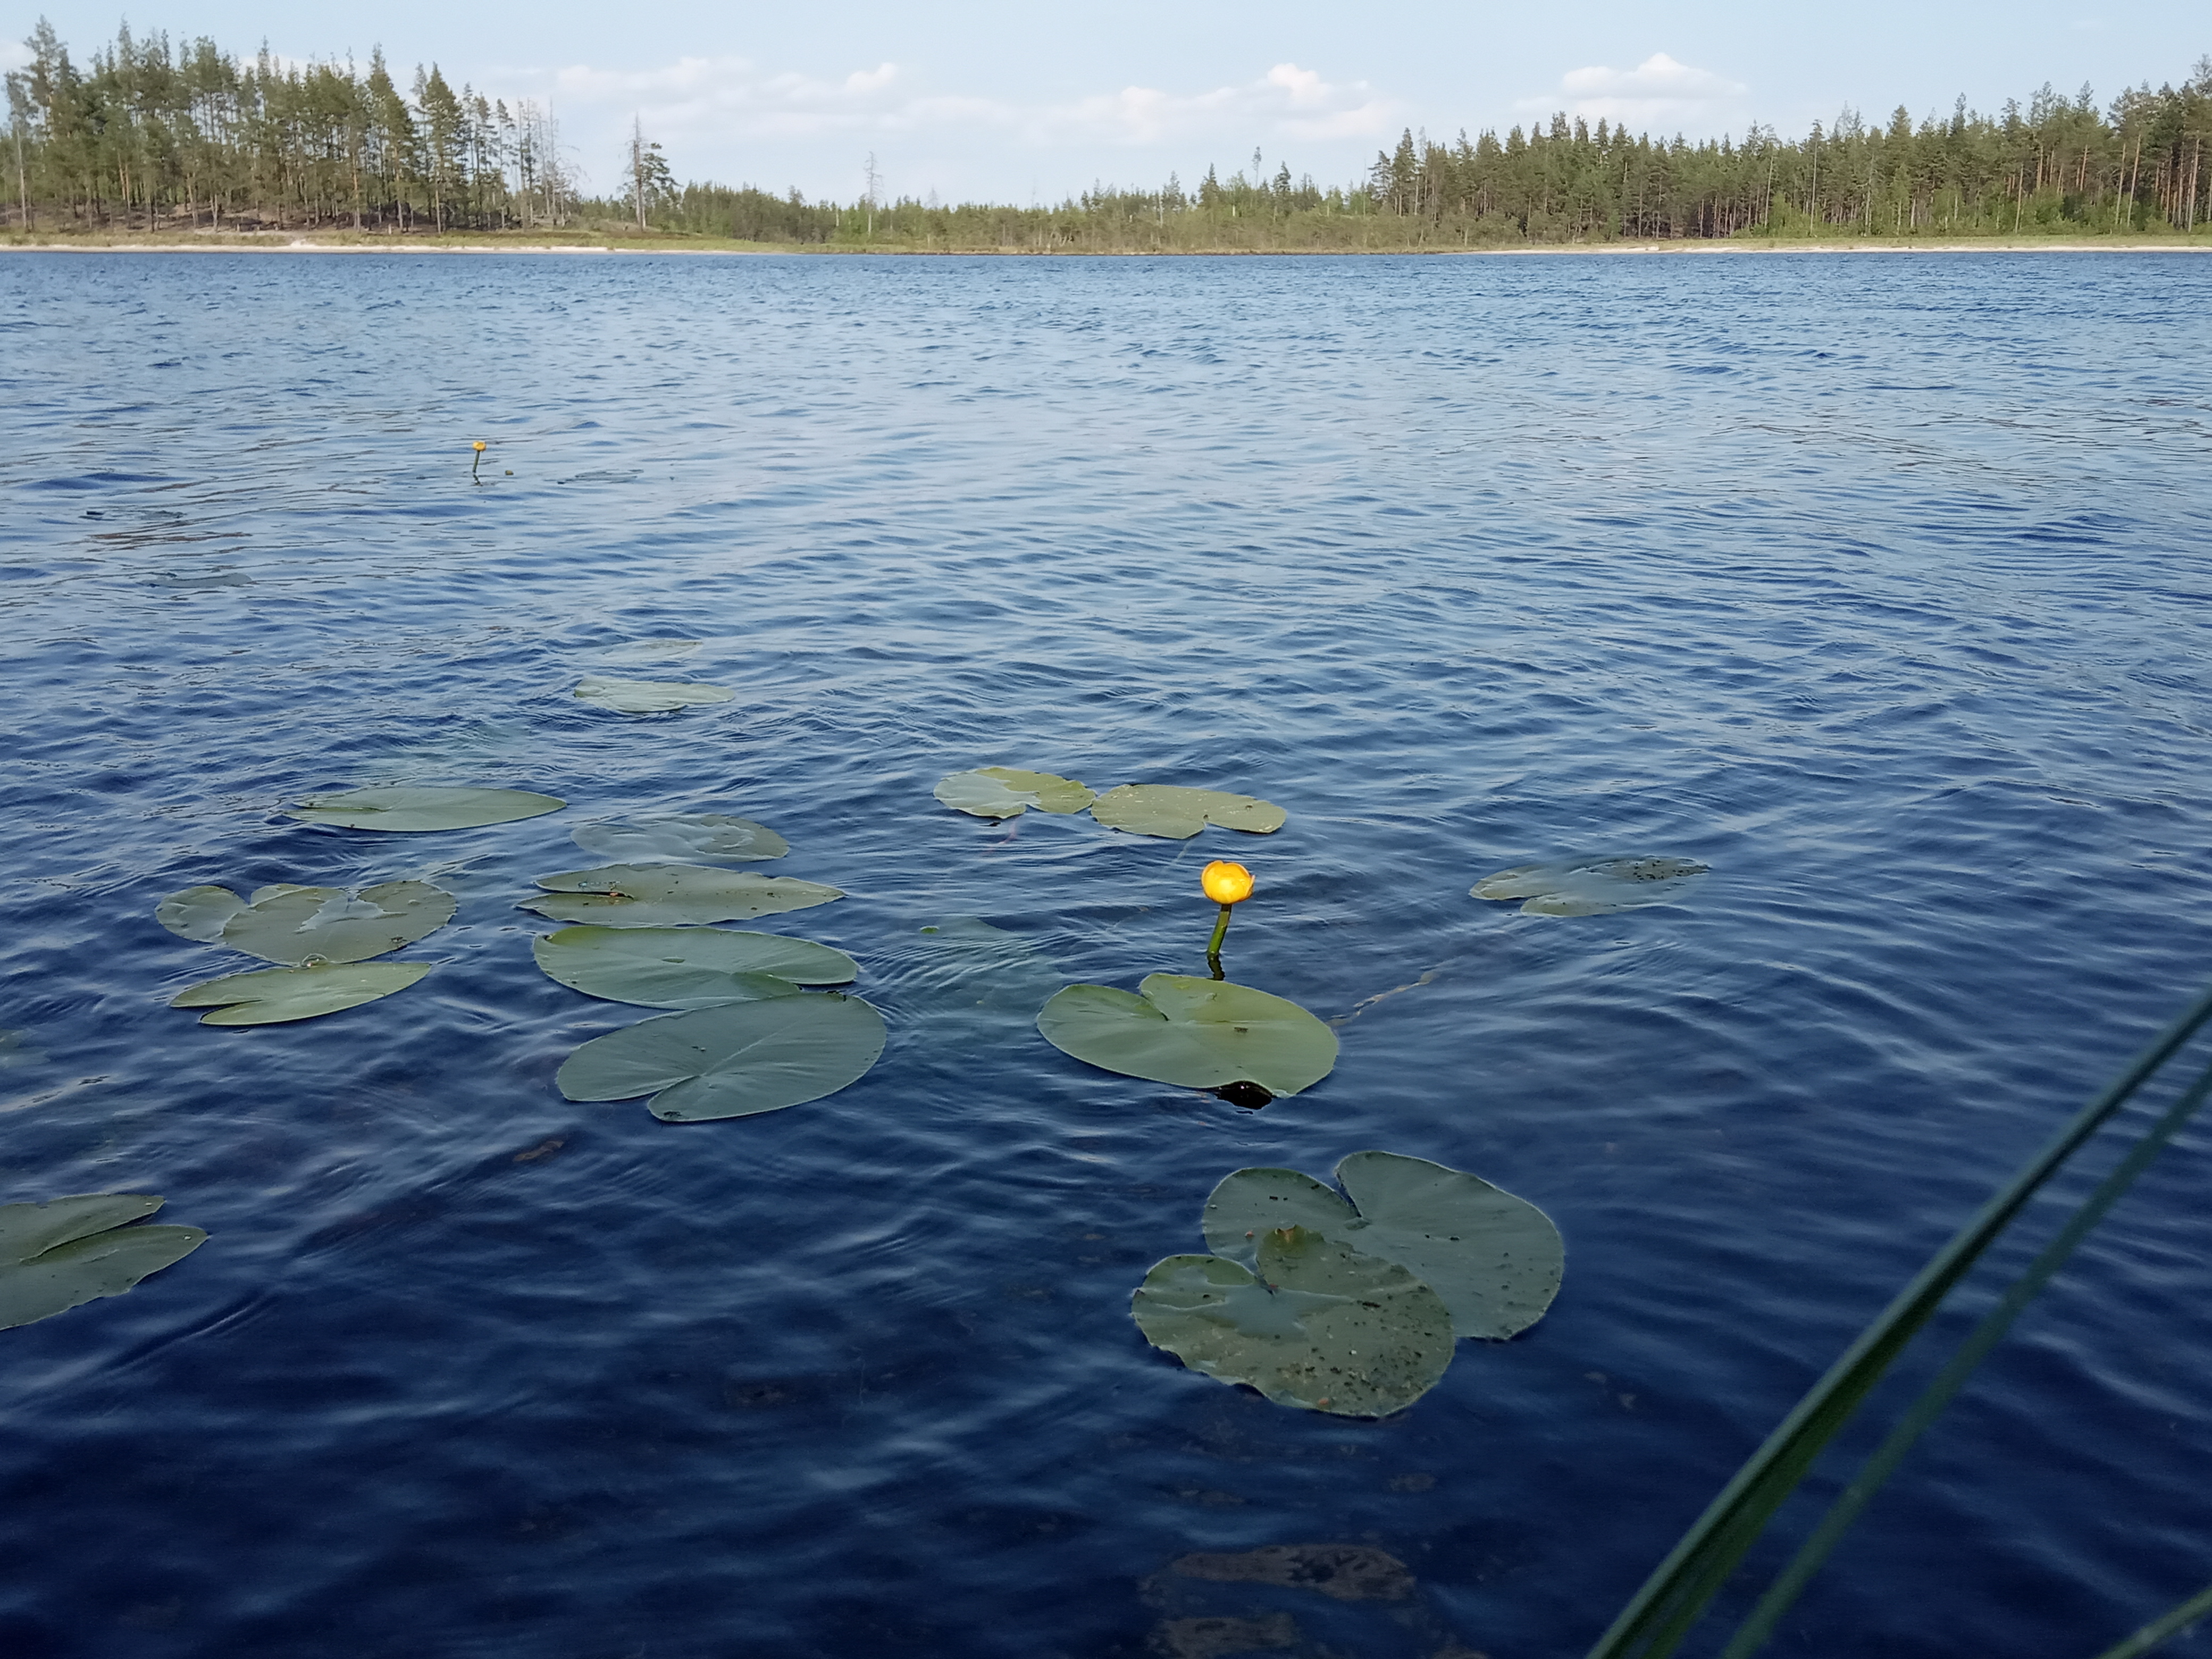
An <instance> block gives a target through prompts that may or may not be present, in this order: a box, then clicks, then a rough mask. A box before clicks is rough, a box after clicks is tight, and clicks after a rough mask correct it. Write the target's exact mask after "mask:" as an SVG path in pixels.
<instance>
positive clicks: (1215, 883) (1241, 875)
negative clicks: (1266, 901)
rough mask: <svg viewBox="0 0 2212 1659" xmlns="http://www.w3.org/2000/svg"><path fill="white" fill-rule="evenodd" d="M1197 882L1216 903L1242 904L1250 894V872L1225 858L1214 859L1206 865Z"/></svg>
mask: <svg viewBox="0 0 2212 1659" xmlns="http://www.w3.org/2000/svg"><path fill="white" fill-rule="evenodd" d="M1198 884H1199V885H1200V887H1203V888H1204V889H1205V890H1206V897H1208V898H1210V899H1212V901H1213V902H1215V903H1216V904H1242V903H1243V902H1244V901H1245V900H1246V899H1248V898H1250V897H1251V896H1252V872H1250V871H1249V870H1247V869H1246V868H1245V867H1244V866H1243V865H1241V864H1231V862H1230V861H1229V860H1227V859H1216V860H1214V861H1213V862H1212V863H1211V864H1209V865H1207V866H1206V869H1205V871H1204V872H1202V873H1201V874H1200V876H1199V878H1198Z"/></svg>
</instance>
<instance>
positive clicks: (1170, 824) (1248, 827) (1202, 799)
mask: <svg viewBox="0 0 2212 1659" xmlns="http://www.w3.org/2000/svg"><path fill="white" fill-rule="evenodd" d="M1091 817H1094V818H1096V819H1097V820H1098V822H1099V823H1103V824H1104V825H1105V826H1106V827H1107V828H1108V829H1127V830H1128V831H1129V832H1130V833H1131V834H1133V835H1139V836H1160V837H1161V838H1163V839H1164V840H1167V841H1188V839H1189V838H1190V837H1191V836H1194V835H1196V834H1197V833H1198V832H1199V831H1200V830H1201V829H1205V828H1206V825H1207V824H1209V823H1212V824H1218V825H1219V826H1220V827H1221V828H1222V829H1242V830H1243V831H1245V832H1246V833H1247V834H1248V835H1254V836H1270V835H1273V833H1274V832H1275V831H1276V830H1278V829H1281V828H1282V827H1283V823H1284V821H1285V819H1286V818H1287V817H1289V814H1287V813H1286V812H1285V811H1283V809H1282V808H1281V807H1279V806H1278V805H1275V804H1274V803H1273V802H1272V801H1264V800H1260V799H1256V798H1255V797H1253V796H1251V795H1232V794H1230V793H1226V792H1225V791H1223V790H1219V789H1182V788H1177V787H1176V786H1175V785H1173V784H1167V783H1125V784H1122V785H1121V787H1119V788H1115V789H1109V790H1108V791H1107V792H1106V793H1104V794H1103V795H1101V796H1099V797H1098V799H1097V800H1095V801H1093V802H1091Z"/></svg>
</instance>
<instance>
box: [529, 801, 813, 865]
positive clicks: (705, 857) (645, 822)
mask: <svg viewBox="0 0 2212 1659" xmlns="http://www.w3.org/2000/svg"><path fill="white" fill-rule="evenodd" d="M569 839H570V840H572V841H574V842H575V843H576V845H577V846H579V847H580V848H583V849H584V850H585V851H586V853H596V854H599V856H600V857H601V858H603V859H620V860H623V861H624V862H626V863H629V864H653V863H660V862H665V861H672V862H676V863H681V864H746V863H751V862H755V861H757V860H762V859H780V858H781V857H782V856H783V855H784V854H786V853H788V852H789V851H790V850H791V843H790V842H787V841H786V840H785V839H784V838H783V837H782V836H779V835H777V834H776V833H775V830H773V829H769V827H768V826H767V825H766V824H764V823H754V822H753V821H752V820H751V819H750V818H733V817H726V816H725V815H724V814H722V813H720V812H680V813H678V814H676V815H674V816H673V817H665V818H602V819H600V820H599V821H598V822H597V823H585V824H579V825H578V826H577V827H576V829H575V830H574V832H573V833H572V834H571V836H570V837H569Z"/></svg>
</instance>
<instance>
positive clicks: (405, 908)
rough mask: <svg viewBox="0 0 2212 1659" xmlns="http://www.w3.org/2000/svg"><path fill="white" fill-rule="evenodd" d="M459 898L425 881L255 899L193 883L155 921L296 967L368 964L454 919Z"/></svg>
mask: <svg viewBox="0 0 2212 1659" xmlns="http://www.w3.org/2000/svg"><path fill="white" fill-rule="evenodd" d="M454 903H455V900H454V898H453V895H452V894H451V893H449V892H447V890H445V889H444V888H442V887H433V886H432V885H431V884H429V883H428V882H426V881H387V882H384V883H382V884H380V885H378V886H374V887H364V888H362V890H360V891H359V892H358V893H349V892H348V891H346V890H344V889H343V888H341V887H298V886H294V885H292V884H289V883H279V884H276V885H275V886H273V887H264V888H260V889H258V890H256V891H255V893H254V894H253V896H252V898H250V899H242V898H240V897H239V896H238V895H237V894H235V893H234V892H232V891H231V890H229V889H228V888H227V887H187V888H185V890H184V891H182V892H181V893H172V894H170V895H169V896H168V897H167V898H165V899H163V900H162V901H161V903H160V904H158V905H156V906H155V908H154V919H155V921H158V922H160V923H161V926H162V927H166V928H167V929H168V930H169V931H170V932H171V933H179V934H181V935H183V936H184V937H185V938H186V939H201V940H204V941H207V942H210V943H214V942H216V941H220V942H221V943H222V944H224V945H229V946H231V947H232V948H233V949H234V950H240V951H245V952H246V955H248V956H250V957H260V958H261V959H262V960H263V961H264V962H281V963H287V964H289V965H290V966H293V967H298V966H300V965H301V964H303V963H309V962H313V961H316V960H318V959H319V960H321V961H324V962H366V961H367V960H368V958H369V957H380V956H382V955H383V954H384V953H385V952H386V951H397V950H398V948H399V947H400V946H401V945H412V944H413V943H414V942H415V941H416V939H422V938H425V937H427V936H428V934H431V933H435V932H436V931H437V930H438V929H439V928H441V927H444V926H445V925H446V924H447V922H449V921H452V920H453V908H454Z"/></svg>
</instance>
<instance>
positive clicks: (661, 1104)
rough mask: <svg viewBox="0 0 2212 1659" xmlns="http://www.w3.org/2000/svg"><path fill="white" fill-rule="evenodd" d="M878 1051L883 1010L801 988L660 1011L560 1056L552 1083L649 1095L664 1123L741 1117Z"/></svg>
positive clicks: (837, 1081)
mask: <svg viewBox="0 0 2212 1659" xmlns="http://www.w3.org/2000/svg"><path fill="white" fill-rule="evenodd" d="M883 1051H884V1017H883V1016H882V1015H881V1014H879V1013H878V1012H876V1011H875V1010H874V1009H873V1008H872V1007H870V1006H868V1005H867V1004H866V1003H865V1002H863V1001H861V1000H860V998H858V997H847V996H839V995H837V994H836V993H834V992H832V993H830V994H827V995H817V994H808V993H805V992H800V991H798V990H796V989H794V990H793V993H792V994H791V995H789V996H779V997H769V998H763V999H762V1000H758V1001H752V1002H729V1003H723V1004H720V1006H715V1007H712V1008H695V1009H692V1010H691V1011H690V1012H688V1013H681V1014H663V1015H661V1016H660V1017H659V1018H657V1019H648V1020H644V1021H641V1022H640V1023H639V1024H635V1025H631V1026H628V1027H625V1028H624V1029H623V1030H619V1031H611V1032H609V1033H608V1034H607V1035H606V1036H603V1037H594V1038H592V1040H591V1041H590V1042H586V1044H585V1045H584V1046H583V1047H582V1048H579V1049H577V1050H576V1052H575V1053H574V1054H571V1055H569V1056H568V1060H567V1061H566V1062H565V1063H564V1064H563V1065H562V1067H561V1070H560V1073H559V1074H558V1075H557V1077H556V1079H555V1081H556V1082H557V1083H558V1084H559V1085H560V1088H561V1092H562V1094H564V1095H566V1096H567V1097H568V1098H569V1099H571V1100H630V1099H634V1098H635V1097H637V1096H639V1095H651V1096H652V1097H653V1099H652V1101H651V1103H650V1109H651V1110H652V1112H653V1115H654V1116H655V1117H657V1118H659V1119H661V1120H662V1121H665V1122H669V1123H699V1122H704V1121H707V1120H708V1119H710V1118H725V1117H750V1116H752V1115H754V1114H756V1113H759V1112H773V1111H777V1110H780V1109H782V1108H783V1107H786V1106H797V1105H799V1104H800V1103H802V1102H805V1101H809V1100H819V1099H821V1098H822V1097H823V1096H824V1095H834V1094H836V1092H837V1091H838V1090H840V1089H842V1088H843V1087H845V1085H848V1083H853V1082H855V1081H857V1080H858V1079H860V1078H861V1077H863V1076H865V1075H866V1073H867V1070H868V1068H869V1067H870V1066H873V1065H874V1064H875V1063H876V1059H877V1057H878V1055H879V1054H882V1053H883Z"/></svg>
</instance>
